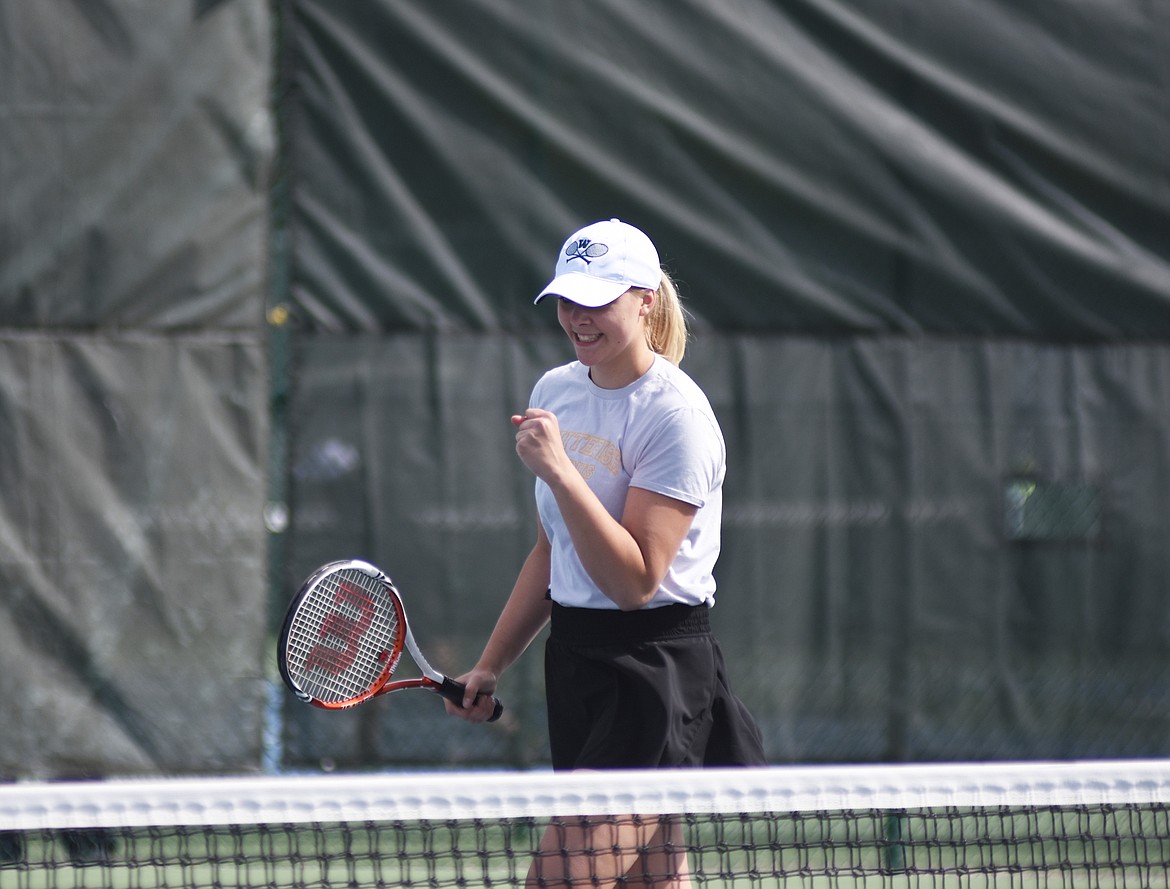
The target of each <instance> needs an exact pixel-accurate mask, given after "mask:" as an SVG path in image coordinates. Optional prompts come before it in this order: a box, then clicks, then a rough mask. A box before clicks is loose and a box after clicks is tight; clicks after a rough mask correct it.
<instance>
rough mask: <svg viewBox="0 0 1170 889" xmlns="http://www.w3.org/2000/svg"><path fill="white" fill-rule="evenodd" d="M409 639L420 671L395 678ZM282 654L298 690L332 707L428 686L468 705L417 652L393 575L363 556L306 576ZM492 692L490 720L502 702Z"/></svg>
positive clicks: (459, 687) (459, 688)
mask: <svg viewBox="0 0 1170 889" xmlns="http://www.w3.org/2000/svg"><path fill="white" fill-rule="evenodd" d="M404 646H405V648H406V650H407V651H408V652H410V656H411V658H412V659H413V660H414V662H415V664H416V665H417V666H418V668H419V670H420V671H421V672H422V676H421V677H420V678H418V679H399V680H396V681H394V682H391V681H390V677H391V676H393V675H394V670H395V669H396V668H397V667H398V659H399V658H400V657H401V656H402V649H403V647H404ZM277 659H278V661H279V664H280V675H281V676H282V677H283V678H284V681H285V684H286V685H288V687H289V688H290V689H292V691H293V694H295V695H296V696H297V697H298V698H300V699H301V700H302V701H305V702H306V703H309V704H313V705H315V706H317V707H324V708H326V709H329V710H339V709H342V708H345V707H352V706H354V705H355V704H360V703H362V701H366V700H369V699H370V698H373V697H376V696H378V695H384V694H386V693H388V692H392V691H400V690H402V689H404V688H429V689H430V690H431V691H434V692H437V693H438V694H440V695H442V696H443V697H445V698H446V699H447V700H449V701H452V702H453V703H455V704H457V705H459V706H460V707H462V706H463V696H464V693H465V692H466V687H465V686H464V685H463V684H462V683H460V682H456V681H455V680H454V679H450V678H448V677H446V676H444V675H443V674H442V673H439V672H438V671H437V670H435V669H433V668H432V667H431V665H430V664H428V663H427V661H426V658H424V657H423V656H422V653H421V652H419V650H418V645H417V644H416V643H415V641H414V636H413V635H411V632H410V626H409V625H408V624H407V622H406V611H405V610H404V609H403V607H402V598H401V597H400V596H399V595H398V590H397V589H396V588H395V586H394V584H393V582H392V581H391V580H390V578H389V577H387V576H386V575H385V574H383V573H382V572H381V571H379V570H378V569H377V568H375V567H374V566H373V565H370V564H367V563H366V562H359V561H357V560H350V561H343V562H330V563H329V564H328V565H325V566H323V567H321V568H319V569H317V571H315V572H314V573H313V575H312V576H311V577H310V578H309V579H308V580H306V581H305V583H304V585H303V586H302V587H301V589H300V591H299V592H298V593H297V595H296V598H294V599H293V601H292V604H291V605H290V606H289V609H288V614H287V615H285V618H284V629H283V630H282V631H281V634H280V647H279V649H278V650H277ZM492 700H493V701H495V710H494V711H493V713H492V715H491V717H490V719H489V720H488V721H489V722H494V721H495V720H497V719H499V718H500V714H501V713H502V712H503V710H504V706H503V704H501V703H500V702H499V701H498V700H496V699H495V698H493V699H492Z"/></svg>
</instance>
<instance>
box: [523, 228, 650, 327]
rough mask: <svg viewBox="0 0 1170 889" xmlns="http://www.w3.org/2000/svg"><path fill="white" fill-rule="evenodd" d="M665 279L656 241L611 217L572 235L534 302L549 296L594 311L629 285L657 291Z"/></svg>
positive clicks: (620, 293) (619, 294)
mask: <svg viewBox="0 0 1170 889" xmlns="http://www.w3.org/2000/svg"><path fill="white" fill-rule="evenodd" d="M661 281H662V267H661V266H660V265H659V262H658V251H657V250H655V249H654V244H653V242H652V241H651V240H650V239H649V238H648V237H646V235H645V234H644V233H643V232H642V231H640V230H639V229H636V228H634V226H632V225H629V224H628V223H625V222H622V221H621V220H620V219H610V220H608V221H605V222H595V223H593V224H592V225H587V226H585V227H584V228H583V229H581V230H580V231H576V232H574V233H573V234H571V235H570V236H569V239H568V240H567V241H565V244H564V246H563V247H561V252H560V255H559V256H558V257H557V268H556V272H555V276H554V277H553V279H552V281H550V282H549V284H548V286H547V287H545V288H544V290H542V291H540V295H539V296H537V297H536V299H535V300H534V304H535V303H538V302H540V301H541V300H542V299H544V298H545V297H546V296H549V295H550V294H551V295H553V296H559V297H564V298H565V299H567V300H569V301H570V302H575V303H577V304H578V305H581V306H587V307H588V308H591V309H596V308H600V307H601V306H607V305H609V304H610V303H611V302H613V301H614V300H615V299H617V298H618V297H619V296H621V295H622V294H623V293H625V292H626V291H627V290H629V289H630V288H631V287H640V288H643V289H645V290H657V289H658V284H659V283H660V282H661Z"/></svg>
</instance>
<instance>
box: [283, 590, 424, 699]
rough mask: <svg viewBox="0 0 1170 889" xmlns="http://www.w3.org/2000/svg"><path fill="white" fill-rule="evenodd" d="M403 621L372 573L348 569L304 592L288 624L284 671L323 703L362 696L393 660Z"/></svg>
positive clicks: (389, 668)
mask: <svg viewBox="0 0 1170 889" xmlns="http://www.w3.org/2000/svg"><path fill="white" fill-rule="evenodd" d="M402 632H403V630H402V624H401V621H400V620H399V617H398V610H397V609H396V608H395V607H394V603H393V602H392V600H391V597H390V594H389V592H388V591H387V590H386V589H385V587H384V586H383V584H382V582H381V581H380V580H379V579H378V578H376V577H370V576H369V575H367V574H365V573H364V572H361V571H358V570H354V569H348V570H343V571H338V572H336V573H334V574H331V575H328V576H327V577H325V578H323V579H322V580H321V581H320V582H319V583H318V584H317V586H316V587H314V588H313V589H312V590H310V591H309V592H308V594H307V595H306V596H305V597H304V599H303V601H302V602H301V605H300V607H299V608H298V609H297V612H296V615H295V616H294V618H293V620H292V623H291V625H290V628H289V633H288V640H287V650H286V659H287V664H288V670H289V674H290V675H291V676H292V678H293V679H294V680H295V681H296V683H297V685H298V686H299V687H300V688H301V690H302V691H304V692H306V693H307V694H309V695H311V696H312V697H313V698H315V699H317V700H319V701H322V702H323V703H327V704H338V703H343V702H345V701H351V700H353V699H355V698H358V697H361V696H362V695H365V694H366V693H368V692H369V691H370V689H371V688H372V687H374V686H375V684H379V683H380V680H382V679H383V678H387V677H388V676H389V675H390V673H392V672H393V670H394V668H395V666H396V665H397V661H398V655H399V653H400V652H401V650H402V639H401V636H402Z"/></svg>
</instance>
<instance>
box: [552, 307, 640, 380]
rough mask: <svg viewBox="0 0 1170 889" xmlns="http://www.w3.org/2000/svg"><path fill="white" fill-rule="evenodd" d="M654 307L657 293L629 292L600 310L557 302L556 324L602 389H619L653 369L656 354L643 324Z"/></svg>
mask: <svg viewBox="0 0 1170 889" xmlns="http://www.w3.org/2000/svg"><path fill="white" fill-rule="evenodd" d="M653 304H654V291H652V290H638V289H630V290H627V291H626V292H625V293H623V294H622V295H621V296H619V297H618V298H617V299H615V300H614V301H613V302H611V303H610V304H609V305H606V306H602V307H601V308H598V309H590V308H586V307H585V306H580V305H577V304H576V303H574V302H570V301H569V300H567V299H564V298H561V299H558V300H557V320H558V321H559V322H560V324H561V327H562V328H563V329H564V331H565V333H566V334H568V337H569V340H570V341H571V342H572V343H573V348H574V349H576V351H577V360H578V361H580V362H581V363H582V364H584V365H585V366H586V367H588V368H589V376H590V378H591V379H592V380H593V382H594V383H595V384H597V385H598V386H600V387H602V388H603V389H620V388H621V387H622V386H627V385H629V384H630V383H632V382H634V380H636V379H638V377H640V376H642V374H644V373H646V371H648V370H649V369H650V365H651V364H652V363H653V361H654V353H653V352H652V351H651V350H650V347H649V346H648V345H647V343H646V334H645V331H644V330H643V322H644V319H645V317H646V315H647V314H649V312H650V307H651V306H652V305H653Z"/></svg>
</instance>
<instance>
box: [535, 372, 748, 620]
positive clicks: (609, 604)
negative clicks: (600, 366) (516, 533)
mask: <svg viewBox="0 0 1170 889" xmlns="http://www.w3.org/2000/svg"><path fill="white" fill-rule="evenodd" d="M529 404H530V406H531V407H536V408H542V409H544V410H547V411H552V412H553V413H554V414H556V416H557V422H558V424H559V425H560V429H561V438H562V440H563V441H564V443H565V451H566V452H567V453H568V455H569V458H570V459H571V460H572V461H573V463H574V465H575V466H576V467H577V469H578V471H579V472H580V473H581V475H582V476H583V477H584V478H585V481H586V482H587V483H588V485H589V487H590V489H592V491H593V493H595V494H596V495H597V497H598V499H599V500H600V501H601V502H602V504H604V506H605V508H606V510H607V511H608V512H609V514H610V515H611V516H613V517H614V518H615V519H618V520H619V521H620V520H621V517H622V512H623V510H624V509H625V504H626V492H627V491H628V490H629V488H630V487H631V486H633V487H636V488H644V489H646V490H648V491H654V492H655V493H658V494H663V495H665V496H667V497H672V498H674V499H675V500H680V501H682V502H684V503H689V504H691V505H692V506H697V507H698V508H699V509H698V512H697V513H696V514H695V519H694V522H693V523H692V524H691V529H690V531H689V532H688V533H687V536H686V538H685V539H684V540H683V543H682V546H681V547H680V548H679V551H678V554H677V555H676V556H675V559H674V562H673V563H672V564H671V566H670V569H669V570H668V571H667V573H666V577H665V578H664V579H663V581H662V585H661V586H660V587H659V588H658V592H657V593H655V595H654V598H653V599H652V600H651V601H650V603H649V605H648V606H647V607H650V608H655V607H659V606H662V605H670V604H674V603H683V604H687V605H698V604H702V603H707V604H708V605H713V604H714V602H715V578H714V575H713V574H712V572H713V571H714V568H715V561H716V559H718V557H719V544H720V540H719V533H720V523H721V520H722V515H723V476H724V473H725V471H726V457H727V454H726V448H725V446H724V443H723V433H722V432H721V431H720V429H719V423H718V421H717V420H716V419H715V413H714V411H712V410H711V404H710V402H709V401H708V400H707V396H706V395H705V394H704V393H703V391H702V390H701V389H700V388H699V387H698V386H697V385H696V384H695V383H694V381H693V380H691V378H690V377H689V376H687V375H686V374H685V373H684V372H683V371H682V370H680V369H679V368H678V367H676V366H675V365H673V364H671V363H670V362H669V361H667V360H666V359H665V358H662V357H661V356H656V357H655V360H654V364H653V365H652V366H651V368H650V370H649V371H647V372H646V373H645V374H644V375H643V376H642V377H641V378H639V379H638V380H636V381H635V382H633V383H631V384H630V385H629V386H626V387H624V388H622V389H602V388H600V387H599V386H596V385H594V383H593V381H592V380H590V379H589V370H588V368H587V367H585V366H584V365H583V364H581V363H580V362H577V361H574V362H572V363H570V364H566V365H563V366H561V367H558V368H554V369H553V370H550V371H549V372H548V373H546V374H545V375H544V376H543V377H541V379H540V380H539V381H538V382H537V384H536V386H535V388H534V389H533V390H532V398H531V401H530V402H529ZM536 506H537V510H538V512H539V514H540V521H541V524H542V525H543V526H544V530H545V533H546V534H547V535H548V538H549V542H550V543H551V544H552V581H551V587H552V597H553V601H555V602H558V603H560V604H561V605H566V606H570V607H576V608H608V609H616V608H617V605H616V604H615V603H614V601H613V600H612V599H610V598H609V597H608V596H606V595H605V594H604V593H603V592H602V591H601V590H600V589H599V588H598V586H597V585H596V584H595V583H593V581H592V580H591V579H590V578H589V575H588V574H587V573H586V571H585V568H584V567H583V566H582V564H581V561H580V559H578V557H577V552H576V549H575V548H574V547H573V543H572V540H571V539H570V537H569V531H568V528H567V527H566V526H565V523H564V520H563V519H562V517H561V513H560V510H559V509H558V508H557V503H556V498H555V497H554V496H553V493H552V491H551V490H550V488H549V487H548V485H546V484H545V483H544V482H542V481H540V480H539V479H537V481H536Z"/></svg>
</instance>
